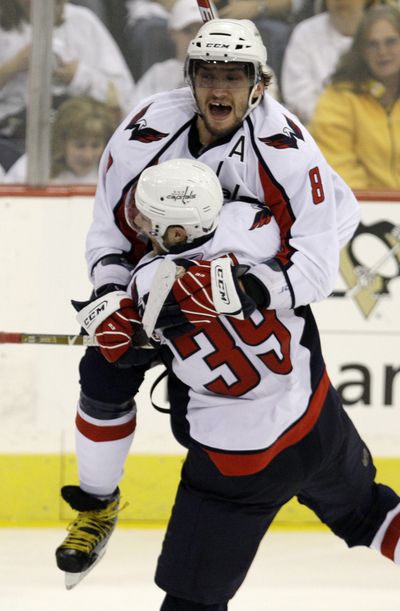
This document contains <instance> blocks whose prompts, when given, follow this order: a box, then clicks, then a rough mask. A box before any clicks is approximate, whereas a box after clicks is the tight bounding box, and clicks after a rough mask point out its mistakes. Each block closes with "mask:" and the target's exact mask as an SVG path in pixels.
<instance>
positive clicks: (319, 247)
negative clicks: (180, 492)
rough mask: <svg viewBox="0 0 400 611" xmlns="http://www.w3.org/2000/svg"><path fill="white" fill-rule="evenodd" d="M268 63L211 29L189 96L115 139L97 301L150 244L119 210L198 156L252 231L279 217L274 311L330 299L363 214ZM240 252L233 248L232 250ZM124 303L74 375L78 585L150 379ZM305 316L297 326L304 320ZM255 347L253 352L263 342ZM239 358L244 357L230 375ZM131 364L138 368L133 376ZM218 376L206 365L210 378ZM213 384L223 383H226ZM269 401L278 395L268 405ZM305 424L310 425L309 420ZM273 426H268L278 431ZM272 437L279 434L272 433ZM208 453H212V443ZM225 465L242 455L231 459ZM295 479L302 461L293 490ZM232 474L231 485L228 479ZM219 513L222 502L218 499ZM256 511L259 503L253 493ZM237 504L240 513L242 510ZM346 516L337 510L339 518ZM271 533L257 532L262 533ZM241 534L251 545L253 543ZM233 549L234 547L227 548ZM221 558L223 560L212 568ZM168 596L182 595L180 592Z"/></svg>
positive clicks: (266, 274) (112, 507) (70, 540)
mask: <svg viewBox="0 0 400 611" xmlns="http://www.w3.org/2000/svg"><path fill="white" fill-rule="evenodd" d="M265 66H266V50H265V47H264V46H263V45H262V43H261V39H260V37H259V34H258V32H257V30H256V29H255V27H254V25H253V24H252V23H251V22H248V21H234V20H216V21H212V22H209V23H207V24H205V25H204V26H202V28H201V29H200V31H199V33H198V35H197V36H196V38H195V39H194V40H193V41H192V43H191V45H190V46H189V50H188V59H187V62H186V76H187V79H188V82H189V85H190V86H189V88H187V89H180V90H176V91H172V92H168V93H162V94H157V95H155V96H152V97H151V98H148V99H147V100H145V101H144V102H143V103H142V104H140V105H139V106H137V107H136V108H135V109H134V110H133V111H132V113H131V114H130V115H129V116H128V117H127V119H126V120H125V121H124V122H123V123H122V125H121V126H120V127H119V128H118V129H117V131H116V133H115V134H114V136H113V137H112V138H111V140H110V143H109V145H108V146H107V148H106V150H105V152H104V155H103V158H102V162H101V165H100V179H99V185H98V189H97V194H96V202H95V210H94V218H93V223H92V226H91V228H90V230H89V234H88V239H87V262H88V266H89V272H90V275H91V278H92V280H93V286H94V292H95V294H94V297H95V298H99V297H102V296H104V295H107V294H108V293H110V292H111V293H115V289H122V290H124V289H125V288H126V286H127V284H128V282H129V280H130V277H131V267H130V265H129V264H136V263H137V262H138V260H139V259H140V257H141V256H142V255H143V254H144V253H145V251H146V248H147V245H146V239H145V238H144V239H143V237H142V235H138V233H137V231H136V230H135V229H132V227H130V225H129V224H128V222H127V219H126V217H125V213H124V210H125V204H126V202H127V201H129V202H131V201H133V197H134V191H135V188H136V185H137V182H138V179H139V177H140V175H141V173H142V171H143V170H144V169H145V168H148V167H150V166H153V165H156V164H158V163H161V162H163V161H165V160H169V159H174V158H177V157H185V158H188V159H198V160H199V161H201V162H203V163H205V164H206V165H208V166H209V167H210V168H212V169H214V171H215V172H216V173H217V175H218V178H219V180H220V182H221V185H222V189H223V194H224V198H225V201H226V202H232V201H233V200H237V201H241V202H243V203H244V204H247V205H248V207H249V209H251V206H252V205H260V202H261V204H262V206H263V207H262V209H260V210H259V211H258V212H259V216H258V219H257V223H260V224H264V223H267V220H268V219H269V218H270V217H271V218H272V219H273V220H274V223H276V224H277V227H278V229H279V250H278V252H277V254H276V255H275V256H273V257H272V258H271V260H270V262H269V263H268V265H262V266H261V267H259V269H258V270H255V271H254V278H256V277H257V278H258V276H259V278H258V280H259V281H260V282H261V283H262V285H263V286H264V287H268V291H269V294H270V299H271V301H270V303H269V305H268V308H269V309H270V310H271V311H274V310H277V309H287V310H288V311H290V310H294V309H297V308H299V307H303V306H306V305H307V304H309V303H310V302H311V301H313V300H315V299H321V298H324V297H325V296H326V294H327V291H329V290H330V288H331V274H332V270H336V269H337V261H338V251H339V246H341V245H343V244H344V243H345V242H346V241H347V240H348V239H349V238H350V237H351V235H352V233H353V232H354V229H355V227H356V225H357V223H358V218H359V207H358V205H357V202H356V200H355V199H354V196H353V194H352V193H351V191H350V189H349V188H348V187H347V186H346V185H345V184H344V183H343V181H342V180H341V179H340V178H339V177H338V176H337V174H336V173H334V172H333V171H332V170H331V168H330V167H329V166H328V165H327V163H326V161H325V159H324V158H323V156H322V155H321V153H320V152H319V150H318V148H317V146H316V145H315V143H314V141H313V140H312V138H311V137H310V135H309V134H308V132H307V130H306V129H305V128H304V127H303V126H302V125H301V124H300V123H299V121H298V120H297V118H296V117H295V116H293V115H292V114H291V113H289V111H287V110H286V109H285V108H284V107H283V106H281V105H280V104H279V103H278V102H276V101H275V100H273V99H271V98H270V96H269V95H268V93H266V91H265V90H266V87H267V85H268V74H267V72H266V68H265ZM229 205H231V204H228V206H229ZM242 209H243V206H242ZM237 245H238V238H237V237H236V239H235V243H234V244H233V248H232V249H231V250H232V251H233V252H235V247H236V246H237ZM310 253H312V256H310ZM269 256H270V251H269V244H267V243H266V244H265V259H264V260H268V257H269ZM258 280H257V279H256V280H254V281H253V284H254V286H258V284H257V283H258ZM118 299H120V298H119V297H117V298H116V300H114V307H115V308H116V310H115V312H113V313H111V314H110V318H109V319H106V320H104V321H103V322H102V323H100V324H99V326H98V328H97V329H96V332H97V335H98V337H99V340H100V343H101V347H100V349H99V350H97V349H93V348H90V349H88V350H87V352H86V354H85V356H84V358H83V359H82V361H81V365H80V381H81V396H80V399H79V405H78V413H77V418H76V440H77V457H78V466H79V477H80V486H79V487H77V486H67V487H64V488H63V490H62V495H63V497H64V499H66V500H67V501H68V502H69V503H70V505H71V507H72V508H74V509H75V510H77V511H78V512H79V514H78V516H77V519H76V521H75V522H74V525H73V526H72V527H71V529H70V534H69V535H68V537H67V538H66V540H65V541H64V542H63V544H62V545H61V546H60V547H59V548H58V550H57V563H58V566H59V567H60V568H61V569H62V570H64V571H66V572H74V573H76V574H79V573H81V572H82V571H84V570H86V569H88V568H90V566H92V565H93V562H95V561H96V558H97V557H98V553H99V550H100V549H101V548H102V547H103V546H104V543H105V541H107V538H108V537H109V535H110V534H111V532H112V528H113V526H114V524H115V519H116V511H117V506H118V498H119V491H118V483H119V481H120V479H121V476H122V470H123V465H124V461H125V458H126V455H127V453H128V451H129V448H130V445H131V441H132V439H133V435H134V430H135V425H136V416H135V403H134V395H135V393H136V391H137V389H138V387H139V385H140V383H141V380H142V378H143V374H144V371H145V369H146V364H144V365H139V366H137V360H138V353H145V356H146V357H147V356H148V355H150V354H151V350H147V351H144V350H142V351H138V350H135V349H133V348H131V347H130V342H131V339H130V338H131V336H132V335H133V336H134V341H136V340H135V335H136V336H138V335H139V334H138V332H137V330H138V328H139V324H138V323H139V319H138V317H137V312H135V310H134V309H133V308H132V305H131V303H130V301H129V300H127V299H126V298H125V299H124V298H122V300H121V299H120V300H119V301H118ZM300 318H301V317H298V319H296V320H298V322H299V323H301V320H300ZM121 321H123V323H124V330H123V335H122V336H121V335H115V334H113V329H115V328H116V327H117V326H118V325H117V324H116V323H119V322H121ZM189 322H190V321H189ZM247 322H248V324H251V323H250V322H249V321H247ZM256 328H257V326H256ZM300 328H301V325H300V326H299V327H298V329H300ZM100 334H101V335H100ZM126 336H128V339H127V341H126ZM285 336H286V332H285V331H283V336H282V337H281V343H282V348H280V347H279V344H276V348H277V352H276V353H274V352H273V351H272V352H271V351H270V352H268V353H266V355H265V361H266V363H271V365H272V366H273V367H275V368H276V369H277V370H280V368H282V369H283V371H284V372H285V371H286V369H285V368H286V367H287V358H286V357H285V352H282V350H283V348H285V346H286V345H287V341H288V340H285ZM121 337H122V341H121ZM286 337H287V336H286ZM296 338H297V340H299V341H300V339H301V341H302V342H305V343H306V345H308V344H309V342H311V341H312V340H311V338H310V336H309V335H306V336H304V337H303V338H300V337H299V336H296ZM254 341H258V340H257V333H256V331H255V339H254ZM277 341H278V340H277ZM232 350H233V347H232ZM241 359H242V356H241V350H239V349H238V350H236V352H235V359H234V362H233V365H232V366H233V369H232V375H234V372H235V368H236V367H237V365H238V361H240V360H241ZM132 363H134V364H136V365H135V366H132V367H129V365H130V364H132ZM217 366H218V365H217V363H216V362H214V361H213V359H211V360H210V367H211V368H212V367H217ZM316 371H318V370H316ZM251 372H252V373H253V376H255V377H254V378H253V379H254V381H255V384H256V379H258V378H257V374H256V373H254V371H253V369H252V368H251V367H250V368H249V374H250V373H251ZM278 375H279V374H278ZM281 375H285V374H284V373H283V374H281ZM321 375H322V374H321ZM317 378H318V374H317V373H316V374H315V376H314V377H313V381H312V386H311V388H312V389H313V391H315V392H316V397H317V399H316V400H315V401H312V400H310V406H311V407H312V409H311V412H310V413H309V412H308V411H307V414H308V413H309V416H308V417H307V418H306V421H305V424H307V426H305V427H303V426H302V425H301V426H299V427H295V430H294V432H293V433H292V432H291V431H292V427H291V426H290V420H288V422H287V425H288V428H287V431H286V429H285V433H286V432H287V433H288V435H286V434H283V437H284V439H285V440H288V443H289V446H288V447H286V446H285V448H286V449H285V450H284V451H285V452H286V456H291V455H292V454H291V444H294V443H296V442H300V443H306V440H307V439H308V435H309V434H310V433H309V431H310V429H308V425H309V424H310V420H311V421H312V422H314V418H318V413H319V412H318V408H319V407H320V402H321V401H322V400H323V398H325V396H326V397H328V395H329V392H328V391H327V387H328V385H327V378H326V377H325V376H323V380H324V381H322V378H321V380H320V383H321V384H322V388H321V387H320V386H319V385H318V379H317ZM233 380H234V378H231V381H230V382H229V383H228V385H229V384H233V387H234V388H237V386H235V384H234V383H233ZM216 382H218V380H216ZM219 383H220V384H222V386H224V385H225V384H226V382H225V384H224V382H223V381H222V380H221V381H220V382H219ZM325 391H326V392H327V393H328V394H327V395H325V394H324V393H325ZM274 392H275V391H274V390H273V389H272V390H271V393H272V395H271V396H273V393H274ZM321 393H322V394H321ZM316 406H317V407H316ZM233 413H234V412H232V415H233ZM184 420H185V419H184ZM300 421H301V422H303V420H302V419H301V418H300ZM245 426H246V425H245V424H244V427H245ZM224 428H225V429H226V431H227V434H228V432H229V429H230V426H229V423H228V424H226V423H225V426H224ZM278 429H279V427H278ZM278 429H274V430H275V432H277V431H278ZM271 435H272V437H273V432H272V431H271ZM304 435H305V437H304ZM272 437H271V443H272V446H273V447H274V448H275V449H276V450H280V449H281V446H280V443H278V444H277V445H275V444H274V443H273V440H272ZM303 438H304V441H303V442H301V441H300V440H301V439H303ZM258 441H260V438H258V437H257V438H256V439H255V440H254V442H257V443H255V444H253V443H252V442H251V441H250V439H249V438H247V441H246V443H245V447H243V448H239V449H238V448H237V447H232V448H231V449H232V450H233V452H231V453H228V455H227V462H228V463H235V464H236V463H239V464H240V465H242V464H243V465H244V464H245V463H248V462H250V463H253V462H255V463H256V464H257V465H258V466H260V465H261V464H264V463H263V458H262V457H263V456H264V450H265V452H266V456H267V457H269V456H270V454H269V453H268V451H267V450H268V448H266V447H264V446H261V447H260V446H258ZM266 441H267V442H268V440H266ZM203 442H204V443H205V445H207V446H208V445H209V444H208V443H207V441H206V440H203ZM284 445H285V444H284ZM272 446H271V447H272ZM227 447H229V446H227ZM210 448H211V449H210V450H209V452H210V453H211V454H205V453H204V456H203V454H201V456H202V457H203V459H204V461H205V462H206V463H207V465H208V467H210V466H211V465H210V464H209V461H210V460H211V458H210V456H214V453H216V455H217V458H216V459H215V460H216V462H217V461H218V460H219V459H220V458H221V456H222V457H223V456H224V455H225V454H226V452H225V451H223V452H222V453H221V452H219V451H218V450H219V449H220V446H219V445H218V443H216V444H215V448H214V446H213V444H212V443H210ZM213 448H214V449H213ZM255 449H256V450H257V452H256V453H255V454H253V453H251V452H250V458H247V451H248V450H255ZM237 450H238V454H236V451H237ZM274 451H275V450H274ZM231 455H232V456H234V458H232V459H231V458H230V456H231ZM275 460H276V459H274V460H272V462H271V463H270V465H269V467H268V469H269V471H268V472H269V473H271V469H272V472H274V468H275V467H274V465H278V463H276V462H275ZM260 461H261V462H260ZM211 462H212V461H211ZM212 464H213V465H214V463H212ZM213 468H214V467H213ZM298 468H299V467H298V465H297V464H296V461H295V464H294V465H293V469H294V472H293V475H291V476H289V477H290V481H292V477H294V476H295V474H296V470H297V469H298ZM215 469H217V466H216V464H215ZM215 469H214V471H213V473H214V476H215V479H216V481H217V482H220V481H221V482H222V481H223V482H226V485H227V486H230V484H228V480H226V479H225V477H227V475H222V472H221V473H220V472H219V471H218V469H217V470H216V471H215ZM229 469H230V467H229ZM240 469H245V467H244V466H243V467H240V468H239V470H240ZM277 469H278V471H279V468H278V467H277ZM229 473H231V475H232V476H233V477H236V475H234V472H233V471H230V470H229ZM262 473H264V470H263V469H262V470H261V471H260V472H259V473H255V474H254V477H255V479H257V480H258V479H260V478H262ZM247 477H250V476H249V475H244V478H238V479H237V480H235V481H237V482H238V483H237V485H239V484H240V485H241V486H244V487H245V488H246V482H247ZM252 477H253V476H251V478H252ZM229 481H230V480H229ZM243 494H244V491H243ZM237 495H238V496H237V497H236V496H235V499H236V500H238V499H239V498H240V496H241V493H240V491H237ZM289 496H291V494H290V495H289ZM288 498H289V497H288ZM215 502H216V504H218V494H217V496H216V498H215ZM253 502H254V504H255V505H258V499H257V495H256V494H255V495H254V497H253ZM260 502H263V501H262V500H260ZM232 503H233V504H232V508H233V506H235V500H234V501H232ZM396 503H397V499H396ZM317 511H318V508H317ZM333 513H334V512H333ZM340 513H341V512H340V511H339V510H338V511H337V512H336V513H335V515H340ZM266 525H267V523H266V522H263V525H262V528H264V527H266ZM243 536H244V538H246V537H245V532H244V533H243ZM226 543H227V546H228V547H227V549H229V545H230V544H231V542H230V541H227V542H226ZM222 551H223V550H222V549H221V550H218V553H217V551H215V553H216V554H217V555H216V556H215V559H218V558H219V557H220V556H219V553H220V552H221V553H222ZM225 551H227V550H224V553H225ZM217 563H218V562H217ZM210 566H214V565H213V564H212V563H211V564H210ZM179 579H180V583H181V584H182V588H183V590H182V592H181V593H182V598H184V599H188V600H196V598H197V599H198V601H199V602H200V603H202V604H203V603H204V604H205V601H207V600H210V597H211V598H212V597H214V595H215V593H214V594H213V593H211V591H210V589H209V588H211V589H212V584H213V583H214V582H213V579H211V580H210V582H209V584H208V586H207V584H206V582H203V581H202V577H201V579H200V581H199V582H198V583H199V584H200V585H201V584H203V585H204V588H202V587H200V590H202V589H203V590H204V591H203V593H202V594H198V593H196V592H193V593H192V592H191V593H189V594H188V593H187V592H185V591H184V588H185V586H184V584H185V583H186V581H188V580H187V579H186V576H185V574H182V575H180V576H179ZM239 581H240V580H238V582H239ZM188 583H189V581H188ZM188 587H189V586H188ZM167 591H170V592H171V594H179V592H180V590H179V592H178V590H176V588H175V586H174V585H173V584H171V586H170V587H169V586H168V587H167ZM218 596H219V595H218ZM193 597H194V598H193ZM227 597H229V595H228V593H227V591H224V592H221V600H226V599H227ZM173 604H174V603H173V602H172V603H171V602H166V603H165V605H164V607H163V611H164V610H167V609H168V610H169V609H174V608H182V606H181V607H174V606H171V605H173ZM178 604H179V603H178ZM190 604H191V603H188V602H185V603H184V606H183V608H184V609H185V610H189V609H191V608H196V609H201V608H207V607H201V606H200V607H199V606H195V603H193V605H194V606H193V607H191V606H190ZM207 604H208V603H207ZM185 605H186V606H185ZM210 608H212V607H210ZM218 608H219V607H218V606H216V607H215V609H218ZM220 608H221V609H222V608H224V607H220Z"/></svg>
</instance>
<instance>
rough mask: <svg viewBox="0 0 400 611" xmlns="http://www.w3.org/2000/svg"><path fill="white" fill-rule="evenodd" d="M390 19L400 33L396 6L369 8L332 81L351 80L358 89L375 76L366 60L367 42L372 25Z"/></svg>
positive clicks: (398, 13) (399, 21)
mask: <svg viewBox="0 0 400 611" xmlns="http://www.w3.org/2000/svg"><path fill="white" fill-rule="evenodd" d="M381 20H385V21H389V23H391V24H392V25H393V26H394V28H395V29H396V30H397V32H398V33H399V34H400V11H399V10H398V9H397V8H395V7H394V6H390V5H377V6H373V7H371V8H370V9H368V10H367V11H366V12H365V14H364V16H363V18H362V19H361V22H360V24H359V26H358V28H357V31H356V33H355V35H354V38H353V43H352V45H351V47H350V49H349V51H347V53H345V54H344V55H343V56H342V58H341V60H340V61H339V64H338V66H337V68H336V70H335V72H334V74H333V75H332V77H331V82H332V83H343V82H345V81H346V82H350V83H352V84H353V86H354V89H355V90H356V91H360V90H361V89H362V84H363V83H365V82H366V81H368V80H369V79H371V78H373V75H372V74H371V72H370V69H369V67H368V64H367V62H366V60H365V53H364V52H365V44H366V41H367V38H368V35H369V32H370V30H371V27H372V26H373V25H374V23H376V22H377V21H381Z"/></svg>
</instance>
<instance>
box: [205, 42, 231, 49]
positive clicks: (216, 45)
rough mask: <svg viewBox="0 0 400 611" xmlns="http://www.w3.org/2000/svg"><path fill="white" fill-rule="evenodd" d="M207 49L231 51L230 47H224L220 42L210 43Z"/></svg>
mask: <svg viewBox="0 0 400 611" xmlns="http://www.w3.org/2000/svg"><path fill="white" fill-rule="evenodd" d="M206 47H207V48H209V47H212V48H213V49H229V45H224V44H222V43H220V42H208V43H206Z"/></svg>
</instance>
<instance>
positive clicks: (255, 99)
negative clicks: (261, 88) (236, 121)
mask: <svg viewBox="0 0 400 611" xmlns="http://www.w3.org/2000/svg"><path fill="white" fill-rule="evenodd" d="M259 82H260V81H259ZM259 82H258V83H256V84H255V85H253V87H252V89H251V91H250V95H249V102H248V105H247V110H246V112H245V113H244V115H243V121H244V119H245V118H246V117H248V116H249V114H250V113H251V111H252V110H254V109H255V108H256V107H257V106H258V105H259V103H260V102H261V100H262V97H263V92H261V93H260V95H259V96H258V97H255V95H256V90H257V87H258V85H259Z"/></svg>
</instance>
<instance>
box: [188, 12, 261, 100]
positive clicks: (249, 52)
mask: <svg viewBox="0 0 400 611" xmlns="http://www.w3.org/2000/svg"><path fill="white" fill-rule="evenodd" d="M199 61H200V62H208V63H215V62H220V63H222V62H224V63H230V62H237V63H244V64H249V65H250V67H251V68H252V69H251V72H250V73H249V76H250V77H251V78H252V79H253V82H252V83H251V86H252V90H251V92H250V96H249V110H251V109H252V108H254V107H255V106H256V105H257V104H258V103H259V101H260V99H261V97H260V96H258V99H257V100H254V102H253V98H254V90H255V87H256V86H257V83H258V82H260V81H261V80H263V79H264V78H268V77H269V71H268V66H267V49H266V47H265V45H264V43H263V41H262V38H261V34H260V32H259V31H258V29H257V27H256V25H255V24H254V23H253V22H252V21H250V20H249V19H213V20H211V21H207V22H206V23H205V24H204V25H203V26H202V27H201V28H200V29H199V31H198V33H197V35H196V37H195V38H194V39H193V40H192V41H191V42H190V44H189V47H188V52H187V58H186V63H185V78H186V80H187V82H188V83H189V85H190V86H191V87H192V90H193V89H194V76H195V71H196V66H197V65H198V62H199Z"/></svg>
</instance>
